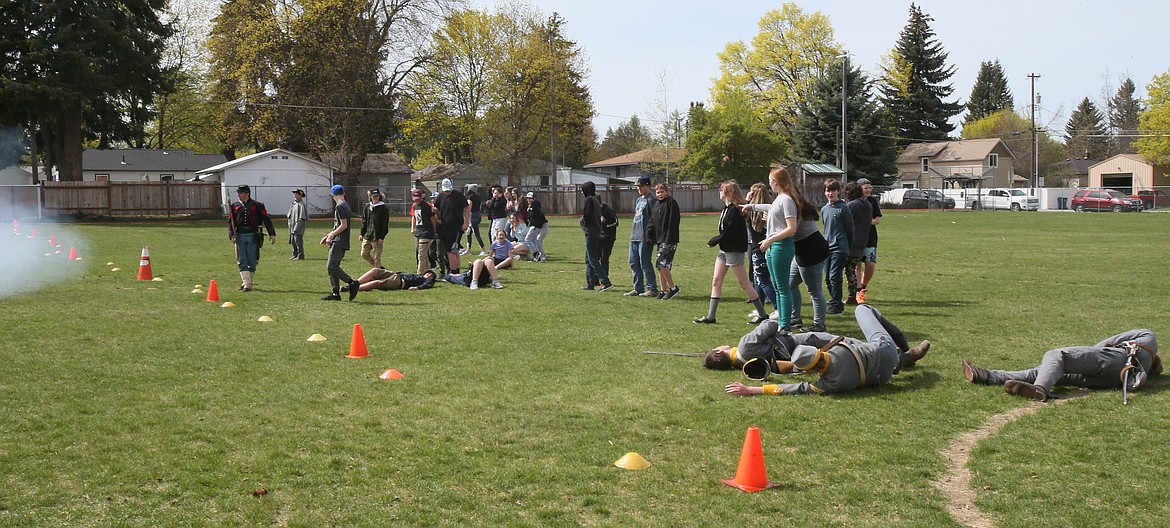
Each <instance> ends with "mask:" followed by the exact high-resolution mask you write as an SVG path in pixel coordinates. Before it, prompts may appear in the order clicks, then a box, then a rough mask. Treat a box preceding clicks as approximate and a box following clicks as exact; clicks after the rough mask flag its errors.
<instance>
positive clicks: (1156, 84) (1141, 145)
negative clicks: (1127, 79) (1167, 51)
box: [1135, 71, 1170, 165]
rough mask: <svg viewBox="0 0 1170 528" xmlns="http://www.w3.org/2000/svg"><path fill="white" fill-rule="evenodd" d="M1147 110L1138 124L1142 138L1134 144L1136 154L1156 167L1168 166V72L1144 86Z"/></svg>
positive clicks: (1169, 141) (1157, 76) (1169, 142)
mask: <svg viewBox="0 0 1170 528" xmlns="http://www.w3.org/2000/svg"><path fill="white" fill-rule="evenodd" d="M1146 96H1147V97H1148V98H1149V108H1147V109H1146V110H1145V111H1144V112H1142V114H1141V118H1140V120H1139V124H1140V126H1141V129H1142V133H1143V135H1144V137H1142V138H1141V139H1138V140H1137V142H1136V143H1135V146H1136V147H1137V151H1138V154H1141V155H1142V157H1143V158H1145V159H1147V160H1149V161H1150V162H1153V163H1156V164H1158V165H1170V71H1167V72H1166V73H1163V74H1161V75H1156V76H1154V78H1153V79H1151V80H1150V84H1148V85H1146Z"/></svg>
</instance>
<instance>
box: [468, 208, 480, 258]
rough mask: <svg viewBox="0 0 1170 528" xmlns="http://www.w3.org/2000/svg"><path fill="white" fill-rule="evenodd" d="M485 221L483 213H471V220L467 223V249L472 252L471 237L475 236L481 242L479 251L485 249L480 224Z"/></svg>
mask: <svg viewBox="0 0 1170 528" xmlns="http://www.w3.org/2000/svg"><path fill="white" fill-rule="evenodd" d="M482 221H483V214H482V213H471V218H469V219H468V222H467V224H468V225H467V249H468V251H470V250H471V237H472V236H474V237H475V239H476V240H478V241H479V249H481V250H482V249H483V248H484V246H483V238H482V237H480V236H479V223H480V222H482Z"/></svg>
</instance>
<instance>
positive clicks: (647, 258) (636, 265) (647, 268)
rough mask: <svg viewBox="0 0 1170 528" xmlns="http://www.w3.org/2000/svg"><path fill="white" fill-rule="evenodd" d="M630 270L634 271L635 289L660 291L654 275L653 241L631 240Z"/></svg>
mask: <svg viewBox="0 0 1170 528" xmlns="http://www.w3.org/2000/svg"><path fill="white" fill-rule="evenodd" d="M630 271H633V272H634V291H636V292H638V293H642V292H645V291H646V290H647V289H649V290H652V291H658V279H657V278H656V277H655V276H654V243H653V242H650V241H648V240H643V241H633V240H631V241H630Z"/></svg>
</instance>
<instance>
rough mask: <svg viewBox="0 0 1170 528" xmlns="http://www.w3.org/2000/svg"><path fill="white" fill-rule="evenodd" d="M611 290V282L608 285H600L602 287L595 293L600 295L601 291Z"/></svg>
mask: <svg viewBox="0 0 1170 528" xmlns="http://www.w3.org/2000/svg"><path fill="white" fill-rule="evenodd" d="M611 289H613V283H612V282H611V283H609V284H602V285H601V288H598V290H597V293H601V292H603V291H609V290H611Z"/></svg>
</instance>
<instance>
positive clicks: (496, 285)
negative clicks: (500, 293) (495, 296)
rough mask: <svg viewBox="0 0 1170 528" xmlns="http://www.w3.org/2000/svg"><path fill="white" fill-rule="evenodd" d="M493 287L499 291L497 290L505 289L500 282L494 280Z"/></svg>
mask: <svg viewBox="0 0 1170 528" xmlns="http://www.w3.org/2000/svg"><path fill="white" fill-rule="evenodd" d="M492 287H493V288H495V289H497V290H501V289H503V288H504V285H503V284H500V281H498V280H494V281H492Z"/></svg>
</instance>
